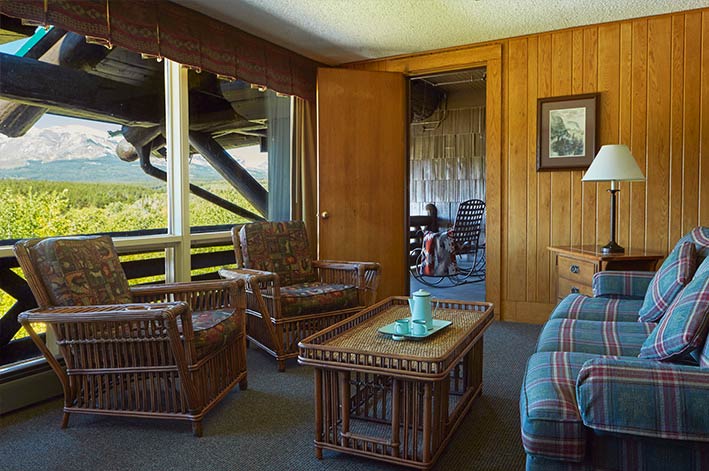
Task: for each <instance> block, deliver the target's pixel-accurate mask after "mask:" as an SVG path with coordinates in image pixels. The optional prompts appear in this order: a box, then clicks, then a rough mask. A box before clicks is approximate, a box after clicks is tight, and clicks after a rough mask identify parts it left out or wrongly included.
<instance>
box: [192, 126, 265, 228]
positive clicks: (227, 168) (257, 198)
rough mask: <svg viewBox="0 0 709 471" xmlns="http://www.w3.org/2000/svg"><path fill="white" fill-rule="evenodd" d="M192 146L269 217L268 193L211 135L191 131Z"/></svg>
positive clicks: (259, 210) (255, 206)
mask: <svg viewBox="0 0 709 471" xmlns="http://www.w3.org/2000/svg"><path fill="white" fill-rule="evenodd" d="M190 144H191V145H192V147H194V148H195V149H197V151H198V152H199V153H200V154H202V157H204V158H205V159H206V160H207V162H209V163H210V164H211V165H212V167H214V169H215V170H216V171H217V172H218V173H219V174H220V175H221V176H222V177H224V179H225V180H226V181H228V182H229V183H230V184H231V185H232V186H233V187H234V188H235V189H236V191H238V192H239V193H241V194H242V196H243V197H244V198H246V200H247V201H248V202H249V203H251V204H252V205H253V207H254V208H256V210H257V211H258V212H260V213H261V214H263V215H264V216H267V215H268V191H266V189H265V188H264V187H263V186H261V184H260V183H259V182H257V181H256V179H255V178H254V177H252V176H251V174H250V173H249V172H248V171H247V170H246V169H245V168H244V167H242V166H241V165H239V163H238V162H237V161H236V160H234V159H233V158H232V156H231V155H229V153H228V152H227V151H226V150H224V148H223V147H222V146H220V145H219V143H218V142H217V141H215V140H214V138H212V136H210V135H209V134H205V133H201V132H196V131H190Z"/></svg>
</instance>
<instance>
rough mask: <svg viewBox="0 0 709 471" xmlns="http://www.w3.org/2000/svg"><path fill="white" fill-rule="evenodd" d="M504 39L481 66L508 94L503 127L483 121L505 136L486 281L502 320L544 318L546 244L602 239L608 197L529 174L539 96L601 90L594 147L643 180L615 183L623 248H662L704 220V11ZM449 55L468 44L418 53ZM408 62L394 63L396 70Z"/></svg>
mask: <svg viewBox="0 0 709 471" xmlns="http://www.w3.org/2000/svg"><path fill="white" fill-rule="evenodd" d="M499 44H500V45H502V48H503V50H504V51H505V53H504V55H503V56H502V61H503V66H504V69H503V70H501V69H499V68H498V69H497V71H498V73H497V74H493V76H492V77H491V76H490V73H489V71H488V86H491V85H493V86H497V87H499V88H497V90H502V92H503V97H502V110H501V112H502V116H501V117H497V118H496V119H499V121H498V123H501V124H502V125H503V129H502V130H500V129H499V128H496V129H493V130H492V131H491V130H490V129H489V128H488V139H489V136H490V133H491V132H492V133H500V132H501V133H502V134H503V135H502V140H501V141H500V140H497V141H496V142H502V144H503V149H495V150H494V152H495V155H499V156H500V159H499V161H498V162H493V161H491V160H490V159H488V162H489V164H490V165H499V166H500V167H501V168H500V175H501V176H502V180H503V181H501V182H497V185H495V187H494V189H493V188H492V183H491V182H488V205H489V206H490V204H493V206H494V205H495V204H498V205H499V206H496V207H500V208H501V214H500V216H501V218H502V219H501V220H499V221H497V222H495V220H494V218H495V216H493V219H492V220H490V219H488V225H491V224H492V225H496V224H497V227H499V228H502V229H501V230H502V234H501V235H502V237H501V239H500V240H499V241H498V242H497V243H498V244H504V247H499V246H495V247H497V248H496V249H495V250H498V249H502V253H501V254H500V257H501V259H502V262H501V263H500V264H499V265H497V266H495V267H492V266H491V264H490V266H489V267H488V268H489V270H492V271H488V280H487V282H486V288H487V289H488V293H489V299H490V300H493V301H494V302H498V301H499V302H500V306H503V307H504V309H507V311H506V312H503V318H505V317H507V318H508V319H516V320H525V321H531V320H540V321H541V320H543V319H545V318H546V317H548V312H547V311H548V308H549V304H545V303H552V302H555V298H554V295H553V294H554V286H553V283H554V266H553V261H552V259H551V257H550V256H549V253H548V251H547V249H546V248H547V246H548V245H551V244H552V243H558V244H561V243H565V244H566V243H579V242H580V243H581V244H584V245H589V244H596V243H600V244H604V243H605V242H607V240H608V237H609V196H608V193H607V192H606V191H605V189H606V188H608V185H598V184H595V183H581V182H580V178H581V175H582V172H579V171H575V172H569V171H557V172H536V144H537V140H536V132H537V116H536V110H537V99H538V98H544V97H550V96H558V95H566V94H578V93H592V92H599V93H601V104H600V114H599V124H600V134H599V145H603V144H613V143H624V144H628V145H629V146H630V148H631V151H632V153H633V156H634V157H635V158H636V160H637V162H638V165H639V166H640V168H641V169H642V171H643V173H644V174H645V175H646V177H647V178H648V181H647V183H631V184H629V183H623V184H622V186H621V192H620V201H619V214H618V217H619V233H618V240H619V242H620V243H621V244H622V245H624V246H625V247H626V248H641V249H642V248H647V249H655V250H658V251H662V252H667V250H668V249H670V248H671V247H672V246H674V244H675V242H676V241H677V239H678V238H679V237H680V236H681V235H682V234H684V233H686V232H687V231H688V230H689V229H691V228H692V227H694V226H696V225H698V224H703V225H709V9H705V10H702V11H693V12H688V13H676V14H670V15H660V16H655V17H650V18H640V19H635V20H628V21H622V22H615V23H607V24H603V25H597V26H584V27H581V28H572V29H569V30H564V31H558V32H552V33H542V34H534V35H530V36H527V37H523V38H515V39H509V40H501V41H499ZM484 47H486V46H473V47H470V53H473V54H474V53H475V51H479V50H481V48H484ZM438 54H440V57H439V56H438ZM446 54H449V55H451V56H455V57H458V56H464V55H465V54H467V52H465V48H461V49H460V50H453V51H447V52H441V53H428V55H426V56H425V57H426V60H427V61H430V62H431V64H434V65H435V67H433V66H432V67H433V68H444V64H442V63H441V60H442V59H441V58H443V57H447V56H446ZM419 60H421V59H419ZM374 62H377V61H374ZM385 62H386V60H385ZM405 62H406V61H405V59H402V58H400V57H399V58H396V59H395V60H392V63H396V64H397V67H402V66H401V64H403V63H405ZM489 64H490V63H488V67H489ZM498 66H499V64H498ZM372 67H380V68H382V70H384V69H386V67H383V66H381V65H378V66H375V65H372ZM500 72H502V73H500ZM502 75H504V86H501V83H500V82H501V81H502ZM491 81H492V82H491ZM488 98H489V97H488ZM494 112H495V110H492V109H490V108H488V113H489V114H490V113H494ZM490 152H491V149H488V155H490ZM493 174H494V172H493ZM490 198H492V199H493V200H492V203H491V200H490ZM488 230H490V228H488ZM492 244H493V246H494V244H496V242H495V241H493V242H492ZM490 246H491V245H490V243H488V249H489V248H490ZM493 251H494V250H493ZM503 285H504V296H502V297H501V296H500V290H501V289H503ZM506 313H507V314H506Z"/></svg>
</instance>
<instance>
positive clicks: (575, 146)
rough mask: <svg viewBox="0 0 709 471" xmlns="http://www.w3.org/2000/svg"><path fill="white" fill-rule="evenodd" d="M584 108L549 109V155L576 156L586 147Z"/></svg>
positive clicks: (552, 156) (556, 156)
mask: <svg viewBox="0 0 709 471" xmlns="http://www.w3.org/2000/svg"><path fill="white" fill-rule="evenodd" d="M585 131H586V108H566V109H559V110H551V111H549V157H550V158H559V157H578V156H582V155H584V149H585V147H586V135H585Z"/></svg>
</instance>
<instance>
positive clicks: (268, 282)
mask: <svg viewBox="0 0 709 471" xmlns="http://www.w3.org/2000/svg"><path fill="white" fill-rule="evenodd" d="M231 234H232V241H233V242H234V251H235V253H236V262H237V268H236V269H226V268H223V269H221V270H219V274H220V275H221V276H222V277H224V278H231V279H243V280H244V281H245V282H246V293H247V308H246V324H247V329H246V331H247V335H248V338H249V339H250V340H251V341H253V342H254V343H255V344H256V345H257V346H258V347H260V348H262V349H263V350H265V351H266V352H268V353H270V354H271V355H272V356H274V357H275V358H276V360H277V361H278V369H279V371H285V367H286V360H287V359H288V358H295V357H297V356H298V342H299V341H300V340H301V339H303V338H305V337H307V336H308V335H311V334H313V333H315V332H318V331H320V330H322V329H324V328H325V327H328V326H330V325H332V324H334V323H335V322H338V321H340V320H342V319H344V318H346V317H349V316H351V315H353V314H355V313H357V312H359V311H361V310H362V309H363V308H364V307H366V306H369V305H371V304H373V303H374V301H375V299H376V297H377V286H378V284H379V264H378V263H374V262H336V261H330V260H312V259H311V257H310V251H309V245H308V235H307V232H306V230H305V225H304V223H303V221H285V222H256V223H251V224H245V225H244V226H242V227H241V228H240V229H239V227H234V228H233V229H232V232H231Z"/></svg>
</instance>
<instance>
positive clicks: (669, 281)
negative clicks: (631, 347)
mask: <svg viewBox="0 0 709 471" xmlns="http://www.w3.org/2000/svg"><path fill="white" fill-rule="evenodd" d="M696 268H697V265H696V249H695V248H694V244H693V243H692V242H689V241H686V242H680V243H678V244H677V245H676V246H675V248H674V249H673V250H672V252H671V253H670V254H669V255H668V256H667V259H665V261H664V262H663V264H662V266H661V267H660V269H659V270H658V271H657V273H656V274H655V277H654V278H653V279H652V281H651V282H650V286H649V287H648V289H647V294H646V295H645V301H644V302H643V305H642V307H641V308H640V312H639V314H640V320H641V321H643V322H656V321H657V320H659V319H660V318H661V317H662V316H663V315H664V314H665V312H666V311H667V308H668V307H669V306H670V304H672V301H674V300H675V298H676V297H677V295H678V294H679V292H680V291H682V288H684V287H685V285H686V284H687V283H689V280H691V279H692V275H694V271H695V270H696Z"/></svg>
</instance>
